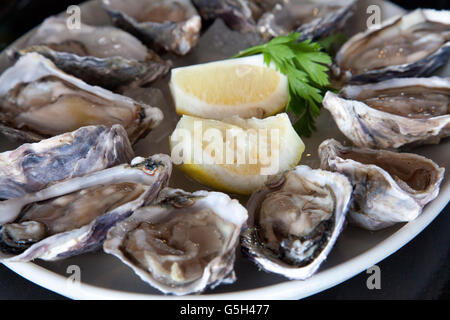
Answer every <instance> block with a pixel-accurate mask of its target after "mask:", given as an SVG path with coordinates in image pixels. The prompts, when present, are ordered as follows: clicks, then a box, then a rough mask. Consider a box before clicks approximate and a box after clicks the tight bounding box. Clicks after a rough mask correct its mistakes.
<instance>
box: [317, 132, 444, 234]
mask: <svg viewBox="0 0 450 320" xmlns="http://www.w3.org/2000/svg"><path fill="white" fill-rule="evenodd" d="M319 156H320V159H321V168H322V169H326V170H332V171H336V172H340V173H342V174H344V175H345V176H347V177H348V178H349V179H350V181H351V182H352V184H353V195H352V198H353V200H352V205H351V207H350V210H349V214H348V215H349V218H350V221H352V222H353V223H354V224H356V225H358V226H360V227H362V228H365V229H369V230H378V229H382V228H386V227H388V226H391V225H394V224H395V223H398V222H406V221H411V220H413V219H415V218H416V217H417V216H418V215H419V214H420V213H421V212H422V208H423V207H424V206H425V205H426V204H427V203H428V202H430V201H431V200H433V199H434V198H436V197H437V195H438V193H439V186H440V184H441V182H442V179H443V177H444V168H439V167H438V165H437V164H436V163H434V162H433V161H431V160H429V159H427V158H425V157H422V156H419V155H416V154H412V153H396V152H392V151H386V150H373V149H365V148H354V147H344V146H342V145H341V144H340V143H339V142H337V141H336V140H334V139H329V140H325V141H324V142H323V143H322V144H321V145H320V146H319Z"/></svg>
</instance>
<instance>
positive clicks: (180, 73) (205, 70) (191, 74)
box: [169, 55, 289, 120]
mask: <svg viewBox="0 0 450 320" xmlns="http://www.w3.org/2000/svg"><path fill="white" fill-rule="evenodd" d="M169 86H170V90H171V93H172V97H173V100H174V102H175V108H176V111H177V113H178V114H183V115H192V116H197V117H202V118H207V119H216V120H221V119H224V118H228V117H231V116H234V115H237V116H240V117H242V118H251V117H257V118H265V117H268V116H271V115H274V114H276V113H278V112H280V111H282V110H283V109H284V108H285V107H286V104H287V102H288V99H289V92H288V81H287V78H286V76H285V75H283V74H282V73H280V72H278V71H277V70H276V69H275V67H274V66H273V64H272V65H271V66H270V67H268V66H267V65H266V64H265V63H264V58H263V55H255V56H250V57H245V58H237V59H229V60H222V61H216V62H210V63H205V64H199V65H194V66H188V67H181V68H176V69H172V71H171V79H170V83H169Z"/></svg>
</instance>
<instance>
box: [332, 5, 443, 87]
mask: <svg viewBox="0 0 450 320" xmlns="http://www.w3.org/2000/svg"><path fill="white" fill-rule="evenodd" d="M449 55H450V11H448V10H447V11H444V10H443V11H437V10H431V9H417V10H415V11H413V12H411V13H408V14H406V15H404V16H401V17H394V18H392V19H389V20H386V21H385V22H383V23H382V24H381V25H380V26H379V27H374V28H371V29H368V30H367V31H365V32H362V33H358V34H356V35H355V36H353V37H352V38H351V39H350V40H348V41H347V42H346V43H345V44H344V45H343V46H342V48H341V49H340V50H339V52H338V53H337V55H336V65H335V66H334V67H333V71H334V74H335V75H336V76H338V77H340V78H341V79H343V80H344V81H349V82H376V81H382V80H387V79H391V78H396V77H420V76H429V75H431V74H432V73H433V72H434V71H436V70H437V69H438V68H439V67H441V66H443V65H444V64H445V63H447V62H448V60H449Z"/></svg>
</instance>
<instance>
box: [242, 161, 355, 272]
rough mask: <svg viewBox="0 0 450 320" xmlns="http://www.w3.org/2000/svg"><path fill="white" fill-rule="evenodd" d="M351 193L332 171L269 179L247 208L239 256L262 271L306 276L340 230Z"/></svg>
mask: <svg viewBox="0 0 450 320" xmlns="http://www.w3.org/2000/svg"><path fill="white" fill-rule="evenodd" d="M351 194H352V186H351V184H350V182H349V181H348V179H347V178H346V177H345V176H344V175H342V174H340V173H336V172H330V171H325V170H320V169H316V170H313V169H311V168H310V167H308V166H297V167H295V168H294V169H293V170H291V171H288V172H286V173H285V174H283V175H281V176H274V177H272V179H271V180H270V181H269V182H268V183H267V184H266V187H265V188H263V189H261V190H260V191H258V192H256V193H254V194H253V195H252V196H251V198H250V200H249V202H248V204H247V208H248V211H249V222H248V226H249V227H248V229H247V230H245V231H244V233H243V234H242V236H241V246H242V250H243V252H244V253H245V254H246V255H247V256H248V257H249V258H250V259H251V260H252V261H254V262H255V263H256V264H257V265H258V266H259V267H261V268H262V269H263V270H265V271H268V272H274V273H278V274H280V275H283V276H285V277H287V278H289V279H298V280H302V279H306V278H308V277H310V276H311V275H312V274H313V273H314V272H315V271H316V270H317V269H318V268H319V266H320V264H321V263H322V262H323V261H324V260H325V259H326V258H327V256H328V253H329V252H330V250H331V249H332V247H333V245H334V244H335V242H336V239H337V238H338V236H339V234H340V232H341V230H342V228H343V226H344V221H345V215H346V213H347V209H348V207H349V205H350V199H351Z"/></svg>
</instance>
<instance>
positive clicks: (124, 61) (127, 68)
mask: <svg viewBox="0 0 450 320" xmlns="http://www.w3.org/2000/svg"><path fill="white" fill-rule="evenodd" d="M27 52H37V53H39V54H42V55H44V56H45V57H46V58H48V59H50V60H52V61H53V63H55V65H56V66H57V67H58V68H59V69H61V70H63V71H64V72H66V73H69V74H71V75H74V76H75V77H77V78H80V79H81V80H83V81H85V82H87V83H89V84H91V85H98V86H101V87H103V88H106V89H109V90H113V91H121V90H122V89H123V88H127V87H134V86H145V85H148V84H149V83H151V82H152V81H154V80H156V79H158V78H159V77H161V76H163V75H165V74H166V73H167V72H168V71H169V69H170V67H171V62H170V61H169V62H165V61H163V60H162V59H161V58H159V57H158V56H157V55H156V53H154V52H151V51H149V50H148V49H147V47H145V46H144V45H143V44H142V43H141V42H140V41H139V40H138V39H136V38H135V37H133V36H132V35H131V34H129V33H127V32H125V31H122V30H121V29H118V28H114V27H111V26H101V27H97V26H90V25H86V24H83V23H81V26H80V28H79V29H69V28H68V27H67V23H66V19H65V18H56V17H50V18H48V19H46V20H45V21H44V22H43V23H42V24H41V25H40V26H39V27H38V28H37V30H36V32H35V33H34V34H33V35H32V36H31V37H30V38H29V39H28V41H27V43H26V44H25V49H23V50H16V49H11V50H9V51H8V54H9V56H10V57H12V58H13V59H17V58H19V57H20V56H22V55H24V54H26V53H27Z"/></svg>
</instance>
